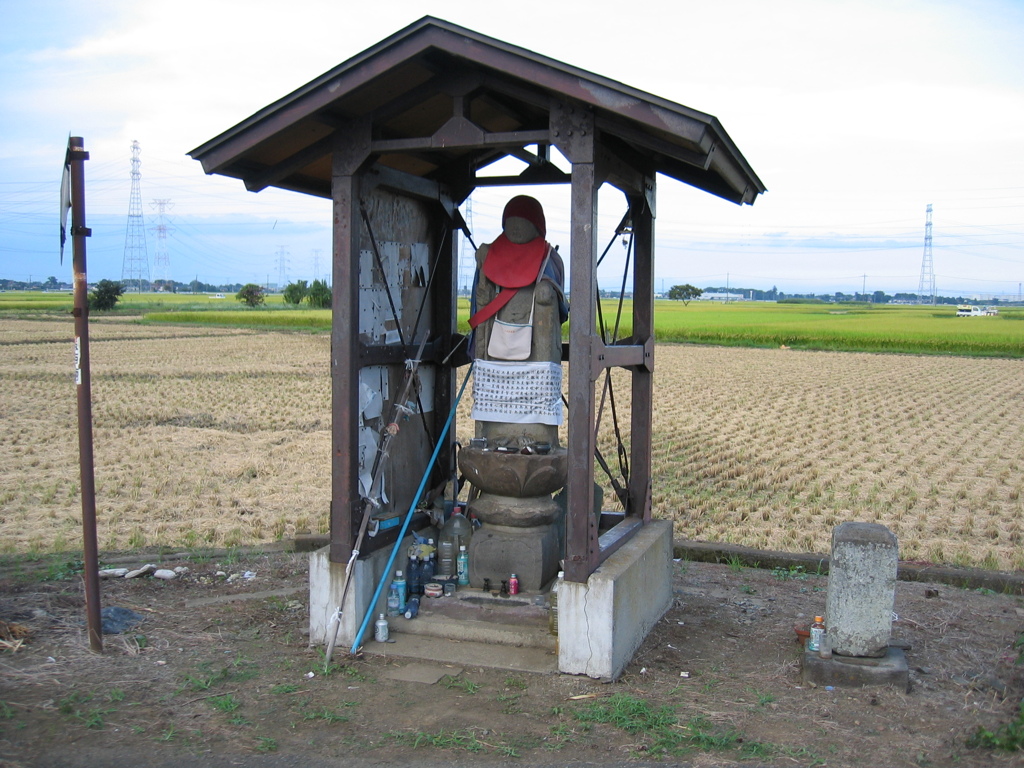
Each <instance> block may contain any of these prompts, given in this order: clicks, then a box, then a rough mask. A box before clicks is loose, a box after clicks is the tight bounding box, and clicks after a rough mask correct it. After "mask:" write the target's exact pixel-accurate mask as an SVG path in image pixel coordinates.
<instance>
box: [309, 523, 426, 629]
mask: <svg viewBox="0 0 1024 768" xmlns="http://www.w3.org/2000/svg"><path fill="white" fill-rule="evenodd" d="M411 543H412V537H411V536H407V537H406V538H405V541H403V542H402V545H401V546H400V547H399V549H398V554H397V555H396V556H395V562H394V564H393V565H392V566H391V569H390V570H391V572H392V575H393V574H394V571H395V570H396V569H397V568H402V569H403V570H404V568H405V563H406V560H407V558H406V557H405V554H406V552H408V551H409V545H410V544H411ZM392 546H394V545H392ZM391 551H392V547H391V546H389V547H385V548H384V549H382V550H378V551H376V552H374V553H373V554H371V555H369V556H367V557H366V559H360V560H356V561H355V562H354V563H353V564H352V575H351V579H352V583H351V584H350V585H349V588H348V595H347V596H346V597H345V605H344V606H342V614H341V626H340V627H339V629H338V641H337V647H338V648H345V649H348V648H351V647H352V643H353V642H354V641H355V637H356V632H358V631H359V625H360V624H361V623H362V621H363V617H364V616H366V613H367V608H368V607H369V605H370V600H371V599H372V598H373V592H374V590H375V589H376V588H377V583H378V582H379V581H380V578H381V576H382V575H383V574H384V568H385V566H386V565H387V563H388V559H389V558H390V557H391ZM329 553H330V547H323V548H322V549H318V550H316V551H315V552H311V553H310V555H309V642H310V644H311V645H326V644H327V640H328V638H327V632H328V630H329V629H330V628H331V619H332V617H333V616H334V612H335V611H336V610H337V608H338V602H339V600H341V592H342V588H343V587H344V584H345V565H346V564H345V563H332V562H331V560H330V556H329ZM387 599H388V590H387V587H386V585H385V588H384V589H382V590H381V592H380V597H379V598H378V600H377V604H376V605H375V606H374V609H373V615H372V616H371V619H370V623H369V624H368V625H367V629H366V631H365V632H363V642H364V643H365V642H366V641H367V640H373V620H374V619H376V618H377V614H379V613H385V612H386V611H387Z"/></svg>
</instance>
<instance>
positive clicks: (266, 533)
mask: <svg viewBox="0 0 1024 768" xmlns="http://www.w3.org/2000/svg"><path fill="white" fill-rule="evenodd" d="M72 333H73V330H72V327H71V324H70V321H69V320H54V321H45V320H5V321H4V324H3V326H2V328H0V386H2V387H3V391H4V393H5V395H4V398H3V400H2V401H0V465H2V466H3V467H4V472H3V473H2V474H0V541H2V542H3V543H2V545H0V546H2V548H3V549H4V550H5V551H10V552H26V551H41V550H50V549H63V548H68V549H75V548H79V547H80V540H81V530H80V521H81V501H80V498H79V486H78V450H77V431H76V430H77V427H76V417H75V387H74V384H73V380H72V356H71V341H70V338H71V335H72ZM91 336H92V372H93V399H94V406H93V411H94V421H95V446H96V483H97V509H98V513H99V532H100V546H101V547H102V548H104V549H121V548H125V547H137V546H143V545H155V544H163V545H168V546H201V545H215V546H233V545H241V544H254V543H258V542H265V541H272V540H276V539H278V538H280V537H281V536H284V535H289V534H291V533H293V532H294V531H296V530H311V531H314V532H325V531H326V529H327V524H328V512H327V510H328V505H329V498H330V375H329V349H330V339H329V337H328V336H327V335H309V334H300V333H277V332H252V331H245V330H237V329H210V328H203V329H194V328H168V327H151V326H144V325H135V324H131V323H127V322H124V321H122V320H113V319H110V320H108V319H106V318H103V319H101V320H99V321H95V322H94V323H93V326H92V333H91ZM656 358H657V359H656V367H655V370H656V373H655V403H654V435H655V437H654V467H655V471H654V485H653V492H654V506H655V514H656V515H657V516H659V517H664V518H668V519H672V520H674V521H675V526H676V532H677V535H681V536H686V537H689V538H694V539H702V540H709V541H722V542H731V543H736V544H744V545H749V546H754V547H763V548H771V549H783V550H793V551H811V552H827V551H828V548H829V538H830V535H831V530H832V527H833V526H835V525H836V524H838V523H840V522H843V521H845V520H867V521H877V522H880V523H883V524H885V525H887V526H889V527H890V528H891V529H892V530H893V531H894V532H895V533H896V534H897V536H899V539H900V545H901V556H902V557H903V558H905V559H909V560H931V561H935V562H947V563H955V564H961V565H975V566H983V567H988V568H1002V569H1010V568H1013V569H1021V568H1024V555H1022V554H1021V552H1022V549H1021V547H1020V543H1021V541H1022V538H1024V533H1022V530H1021V517H1022V512H1024V501H1022V499H1021V490H1022V486H1024V477H1022V472H1021V463H1022V460H1021V458H1020V455H1021V454H1022V453H1024V451H1022V447H1024V408H1022V407H1021V406H1022V404H1024V362H1022V361H1019V360H997V359H974V358H955V357H917V356H898V355H881V354H859V353H833V352H796V351H792V350H766V349H746V348H722V347H698V346H689V345H687V346H675V345H659V346H658V349H657V353H656ZM616 379H617V381H616V397H617V401H616V408H617V410H618V415H619V423H620V425H621V427H622V429H623V431H624V432H625V433H626V434H625V438H626V439H627V441H628V437H629V436H628V425H629V409H628V402H625V403H624V402H623V397H624V395H623V394H621V393H628V386H624V385H626V384H627V382H626V381H625V377H622V376H619V375H618V374H616ZM468 401H469V397H468V395H467V398H466V400H465V401H464V402H463V405H462V408H461V410H460V417H459V422H458V425H457V433H458V435H459V437H460V439H463V440H464V439H466V438H468V437H469V436H470V435H471V433H472V429H473V425H472V422H471V421H470V420H469V418H468V413H469V402H468ZM598 401H599V402H600V401H601V390H600V387H599V388H598ZM608 411H610V405H606V416H605V418H604V419H603V420H602V431H601V434H600V437H599V444H600V447H601V450H602V453H603V454H604V455H605V457H606V458H608V459H609V460H613V459H614V457H615V455H616V450H615V446H614V441H613V434H612V431H611V428H610V426H609V420H608V418H607V413H608ZM598 474H599V475H600V474H601V473H600V471H599V472H598ZM613 499H614V497H613V495H612V494H611V493H610V492H607V491H606V493H605V506H606V507H608V508H610V507H612V506H613V505H612V503H611V502H612V501H613Z"/></svg>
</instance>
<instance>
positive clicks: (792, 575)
mask: <svg viewBox="0 0 1024 768" xmlns="http://www.w3.org/2000/svg"><path fill="white" fill-rule="evenodd" d="M772 576H774V577H775V578H776V579H779V580H780V581H786V580H787V579H798V580H800V581H803V580H804V579H808V578H810V574H809V573H807V570H806V569H805V568H804V567H803V566H802V565H790V566H788V567H783V566H781V565H777V566H775V567H774V568H772Z"/></svg>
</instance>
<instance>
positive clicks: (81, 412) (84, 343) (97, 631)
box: [65, 136, 103, 653]
mask: <svg viewBox="0 0 1024 768" xmlns="http://www.w3.org/2000/svg"><path fill="white" fill-rule="evenodd" d="M88 159H89V153H88V152H86V151H85V149H84V148H83V141H82V138H81V137H79V136H72V137H70V138H69V139H68V151H67V155H66V157H65V167H66V168H68V167H69V168H70V174H71V237H72V246H73V254H74V256H73V259H72V265H73V269H74V275H75V304H74V310H73V311H72V314H73V315H74V318H75V384H76V385H77V390H78V456H79V472H80V480H81V486H82V560H83V564H84V570H83V572H82V578H83V580H84V581H85V615H86V626H87V628H88V632H89V647H90V648H91V649H92V650H93V651H95V652H96V653H103V625H102V621H101V619H100V575H99V549H98V547H97V544H96V482H95V472H94V467H93V453H92V378H91V376H90V373H89V281H88V278H87V277H86V265H85V238H87V237H88V236H89V235H90V234H92V232H91V231H90V230H89V229H88V228H87V227H86V226H85V161H86V160H88Z"/></svg>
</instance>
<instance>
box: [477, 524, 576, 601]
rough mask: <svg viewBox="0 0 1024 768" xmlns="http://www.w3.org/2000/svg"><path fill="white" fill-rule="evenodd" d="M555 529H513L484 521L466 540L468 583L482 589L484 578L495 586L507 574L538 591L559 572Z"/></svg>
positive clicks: (523, 587)
mask: <svg viewBox="0 0 1024 768" xmlns="http://www.w3.org/2000/svg"><path fill="white" fill-rule="evenodd" d="M558 543H559V542H558V531H557V530H556V528H555V526H554V525H538V526H533V527H531V528H513V527H511V526H505V525H494V524H492V523H485V524H484V525H483V526H482V527H481V528H479V529H478V530H477V531H476V532H475V533H474V534H473V538H472V539H471V540H470V542H469V583H470V585H471V586H473V587H475V588H477V589H482V588H483V586H484V579H490V581H491V587H492V588H493V589H498V588H499V587H500V586H501V582H502V581H507V580H508V577H509V575H510V574H513V573H514V574H516V576H517V577H518V578H519V587H520V589H522V590H525V591H528V592H539V591H540V590H541V588H542V587H543V586H544V585H545V584H547V583H548V582H549V581H551V579H553V578H554V577H555V576H556V575H557V574H558V560H559V558H560V557H561V555H560V551H559V547H558Z"/></svg>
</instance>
